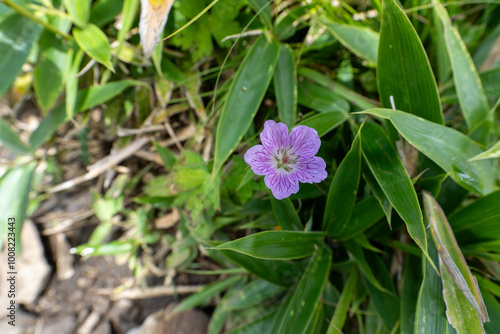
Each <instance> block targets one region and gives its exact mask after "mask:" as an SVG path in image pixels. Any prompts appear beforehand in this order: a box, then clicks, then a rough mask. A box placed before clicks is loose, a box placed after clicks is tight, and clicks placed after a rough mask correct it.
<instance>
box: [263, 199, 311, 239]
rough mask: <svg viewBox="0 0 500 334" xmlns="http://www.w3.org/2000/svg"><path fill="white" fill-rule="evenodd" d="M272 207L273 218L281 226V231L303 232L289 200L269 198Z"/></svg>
mask: <svg viewBox="0 0 500 334" xmlns="http://www.w3.org/2000/svg"><path fill="white" fill-rule="evenodd" d="M270 199H271V204H272V206H273V212H274V216H275V217H276V220H277V221H278V223H279V224H280V226H281V229H282V230H288V231H303V230H304V225H302V222H301V221H300V218H299V215H298V214H297V211H296V210H295V207H294V206H293V203H292V201H291V200H290V198H284V199H282V200H278V199H276V198H274V196H270Z"/></svg>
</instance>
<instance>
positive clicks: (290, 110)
mask: <svg viewBox="0 0 500 334" xmlns="http://www.w3.org/2000/svg"><path fill="white" fill-rule="evenodd" d="M273 82H274V91H275V94H276V104H277V105H278V115H279V118H280V121H282V122H283V123H285V124H286V126H287V127H288V128H289V129H291V128H292V127H293V125H294V124H295V116H296V114H297V70H296V67H295V60H294V58H293V53H292V49H291V48H290V47H289V46H288V45H287V44H281V45H280V55H279V58H278V62H277V63H276V69H275V71H274V77H273Z"/></svg>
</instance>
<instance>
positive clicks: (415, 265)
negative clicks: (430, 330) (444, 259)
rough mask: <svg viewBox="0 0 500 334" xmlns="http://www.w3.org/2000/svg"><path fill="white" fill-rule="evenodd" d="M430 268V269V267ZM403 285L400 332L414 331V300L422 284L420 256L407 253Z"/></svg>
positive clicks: (410, 333)
mask: <svg viewBox="0 0 500 334" xmlns="http://www.w3.org/2000/svg"><path fill="white" fill-rule="evenodd" d="M431 270H432V269H431ZM402 284H403V287H402V290H401V334H413V333H415V331H414V329H415V312H416V306H417V305H416V304H415V300H418V295H419V290H420V286H421V285H422V260H421V258H420V257H417V256H414V255H408V257H406V264H405V268H404V271H403V283H402Z"/></svg>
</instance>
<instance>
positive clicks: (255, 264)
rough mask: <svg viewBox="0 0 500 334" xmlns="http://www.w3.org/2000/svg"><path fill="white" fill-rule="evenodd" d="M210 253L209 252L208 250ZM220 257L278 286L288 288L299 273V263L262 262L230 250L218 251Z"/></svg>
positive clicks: (300, 267) (300, 266)
mask: <svg viewBox="0 0 500 334" xmlns="http://www.w3.org/2000/svg"><path fill="white" fill-rule="evenodd" d="M209 251H210V250H209ZM218 251H219V252H220V253H221V254H222V255H224V256H225V257H226V258H228V259H229V260H230V261H232V262H234V263H236V264H237V265H238V266H240V267H243V268H245V269H246V270H248V271H249V272H251V273H252V274H254V275H256V276H258V277H260V278H262V279H265V280H266V281H269V282H271V283H274V284H278V285H280V286H284V287H289V286H290V285H292V284H293V283H294V282H295V281H296V280H297V275H298V274H299V273H300V272H301V270H302V269H303V268H302V265H301V262H300V261H299V262H296V261H293V262H292V261H281V260H262V259H258V258H255V257H251V256H249V255H245V254H243V253H239V252H234V251H230V250H218Z"/></svg>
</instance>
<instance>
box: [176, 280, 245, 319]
mask: <svg viewBox="0 0 500 334" xmlns="http://www.w3.org/2000/svg"><path fill="white" fill-rule="evenodd" d="M240 279H241V277H240V276H232V277H229V278H226V279H225V280H222V281H218V282H215V283H212V284H209V285H207V286H205V287H204V288H203V289H201V290H200V291H199V292H197V293H195V294H192V295H191V296H189V297H187V298H186V299H184V300H183V301H182V302H180V303H179V304H178V305H177V306H176V307H175V308H174V309H173V310H172V312H173V313H180V312H184V311H187V310H190V309H192V308H193V307H196V306H198V305H200V304H202V303H206V302H208V301H209V300H210V299H212V297H214V296H215V295H217V294H219V293H221V292H222V291H224V290H226V289H227V288H229V287H230V286H231V285H233V284H235V283H236V282H238V281H239V280H240Z"/></svg>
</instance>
